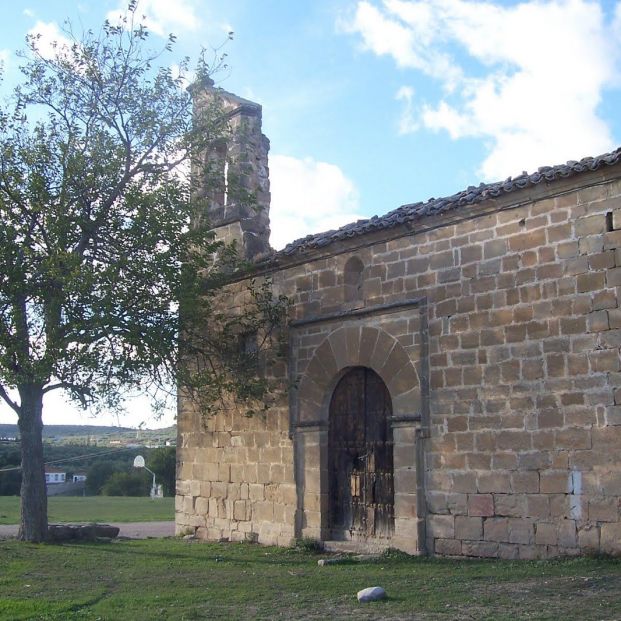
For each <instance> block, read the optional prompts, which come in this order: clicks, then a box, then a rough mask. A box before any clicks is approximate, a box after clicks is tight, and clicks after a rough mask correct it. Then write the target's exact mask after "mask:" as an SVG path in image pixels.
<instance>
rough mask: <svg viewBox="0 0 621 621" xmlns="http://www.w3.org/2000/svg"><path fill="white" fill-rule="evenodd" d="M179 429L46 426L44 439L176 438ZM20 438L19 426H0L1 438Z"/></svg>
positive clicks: (173, 427) (174, 427)
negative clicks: (105, 437) (89, 437)
mask: <svg viewBox="0 0 621 621" xmlns="http://www.w3.org/2000/svg"><path fill="white" fill-rule="evenodd" d="M176 433H177V428H176V426H175V425H173V426H172V427H166V428H164V429H140V430H138V429H130V428H129V427H108V426H104V425H44V427H43V438H44V439H51V438H74V437H88V436H91V437H93V438H101V437H104V436H107V437H110V436H114V437H127V436H131V437H134V438H135V437H136V436H137V435H138V436H140V437H142V438H149V437H153V436H161V437H175V436H176ZM18 436H19V429H18V427H17V425H9V424H0V438H1V437H9V438H14V437H18Z"/></svg>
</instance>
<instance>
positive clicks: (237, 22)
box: [0, 0, 621, 427]
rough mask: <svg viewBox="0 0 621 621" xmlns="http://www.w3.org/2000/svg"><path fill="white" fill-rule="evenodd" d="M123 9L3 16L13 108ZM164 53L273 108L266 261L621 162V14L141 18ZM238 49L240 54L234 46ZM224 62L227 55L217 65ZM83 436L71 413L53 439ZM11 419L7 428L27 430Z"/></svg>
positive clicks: (561, 4) (357, 11) (35, 3)
mask: <svg viewBox="0 0 621 621" xmlns="http://www.w3.org/2000/svg"><path fill="white" fill-rule="evenodd" d="M124 5H125V3H124V2H123V1H122V0H77V1H76V0H70V1H65V0H54V1H53V2H51V1H50V0H15V1H14V2H12V3H5V4H4V5H3V15H2V25H1V26H0V32H1V35H2V36H1V37H0V59H1V60H2V62H3V65H4V75H5V79H4V84H3V85H2V87H1V89H2V90H4V91H5V92H6V91H7V89H10V88H12V86H13V85H14V84H15V83H16V81H17V80H18V78H19V70H18V66H19V59H18V58H17V57H16V56H15V51H16V50H19V49H23V47H24V37H25V36H26V34H27V33H29V32H30V33H41V36H42V39H41V41H42V42H46V41H51V40H53V39H55V38H56V39H58V38H60V37H62V31H61V28H62V24H63V22H64V21H65V20H66V19H67V18H68V19H69V20H70V21H71V22H72V24H73V27H74V30H81V29H87V28H98V27H99V26H100V25H101V23H102V22H103V20H105V19H106V18H108V19H111V20H114V19H116V18H117V16H118V15H119V14H120V13H122V12H123V9H124ZM139 7H140V8H139V12H140V13H141V14H143V15H144V16H145V20H146V24H147V26H149V28H150V30H151V32H152V35H153V36H152V41H151V43H152V45H153V46H154V47H158V44H163V43H164V40H165V39H164V37H166V36H167V35H168V33H174V34H175V35H176V36H177V37H178V39H177V44H176V47H175V54H176V55H178V58H181V57H184V56H189V57H190V58H191V59H196V58H197V56H198V54H199V52H200V50H201V48H205V49H206V50H208V53H207V57H208V58H209V57H210V50H213V49H216V48H218V49H220V51H221V52H224V53H226V54H227V64H228V67H227V68H226V69H225V70H223V71H220V72H219V73H218V74H216V75H215V76H214V79H215V80H216V84H217V86H220V87H222V88H224V89H225V90H228V91H230V92H234V93H236V94H238V95H241V96H242V97H246V98H248V99H251V100H253V101H256V102H258V103H260V104H261V105H262V106H263V131H264V133H265V134H266V135H267V136H268V138H269V139H270V142H271V150H270V178H271V192H272V205H271V228H272V237H271V243H272V245H273V246H274V247H276V248H282V247H283V246H284V245H285V244H286V243H288V242H290V241H293V240H294V239H297V238H299V237H303V236H305V235H307V234H309V233H314V232H319V231H324V230H328V229H331V228H336V227H338V226H341V225H343V224H346V223H348V222H351V221H354V220H357V219H360V218H368V217H370V216H372V215H381V214H383V213H386V212H388V211H391V210H392V209H395V208H397V207H399V206H400V205H402V204H406V203H413V202H418V201H424V200H427V199H429V198H431V197H441V196H448V195H451V194H453V193H455V192H458V191H460V190H462V189H464V188H466V187H467V186H469V185H478V184H479V183H480V182H482V181H483V182H491V181H498V180H502V179H505V178H507V177H508V176H511V175H518V174H520V173H521V172H522V171H529V172H532V171H534V170H536V169H537V168H538V167H539V166H544V165H553V164H559V163H564V162H566V161H568V160H577V159H580V158H582V157H585V156H588V155H599V154H601V153H604V152H607V151H610V150H613V149H615V148H617V147H618V146H621V115H620V114H619V110H620V109H621V105H620V104H621V0H620V1H619V2H613V1H603V0H600V1H587V0H557V1H549V0H530V1H523V2H512V1H505V2H482V1H478V0H472V1H466V0H226V1H223V0H141V1H140V4H139ZM229 32H233V33H234V34H233V38H232V40H228V33H229ZM222 45H224V47H221V46H222ZM173 414H174V413H172V412H171V413H169V414H168V415H166V416H165V417H164V418H163V419H161V420H159V421H158V422H156V421H154V420H153V419H151V418H149V416H148V407H146V405H145V403H143V402H142V401H140V400H137V401H135V402H133V403H132V404H131V405H130V407H129V412H128V414H127V416H122V417H120V418H117V417H106V416H103V417H102V416H100V417H99V418H97V419H96V420H93V419H90V418H88V416H86V415H85V414H83V413H80V412H78V411H76V410H74V409H73V408H71V407H70V406H68V405H66V404H64V402H62V401H61V400H58V399H54V400H52V401H51V402H50V403H47V404H46V405H45V407H44V422H46V423H47V424H61V423H66V424H78V423H84V424H92V423H94V422H97V423H101V424H109V423H112V424H117V423H120V424H124V425H128V426H134V425H138V424H139V423H145V424H146V425H147V426H150V427H153V426H161V425H165V424H169V423H170V422H171V421H172V418H173ZM15 420H16V417H15V416H14V415H12V413H10V411H9V410H8V409H2V408H0V422H15Z"/></svg>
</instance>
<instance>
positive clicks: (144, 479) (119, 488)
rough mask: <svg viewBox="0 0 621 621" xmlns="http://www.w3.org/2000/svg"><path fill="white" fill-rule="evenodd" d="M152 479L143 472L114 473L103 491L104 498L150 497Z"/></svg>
mask: <svg viewBox="0 0 621 621" xmlns="http://www.w3.org/2000/svg"><path fill="white" fill-rule="evenodd" d="M150 489H151V477H149V476H147V473H145V472H144V471H141V472H113V473H112V474H111V475H110V477H109V478H108V480H107V481H106V483H105V485H104V486H103V487H102V489H101V493H102V494H103V495H104V496H148V495H149V490H150Z"/></svg>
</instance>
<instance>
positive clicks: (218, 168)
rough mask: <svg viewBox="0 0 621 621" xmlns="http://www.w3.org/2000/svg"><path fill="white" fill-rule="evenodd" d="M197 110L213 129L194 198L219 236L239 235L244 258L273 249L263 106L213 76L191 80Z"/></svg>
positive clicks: (232, 237)
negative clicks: (216, 81) (217, 85)
mask: <svg viewBox="0 0 621 621" xmlns="http://www.w3.org/2000/svg"><path fill="white" fill-rule="evenodd" d="M191 93H192V96H193V99H194V114H195V118H197V119H198V120H199V122H200V119H201V118H203V119H206V132H207V133H213V136H214V137H213V138H208V139H207V140H206V142H205V145H203V147H202V153H201V156H200V159H199V161H197V162H195V163H194V164H193V175H194V179H195V188H196V189H195V200H197V202H198V203H201V204H202V205H204V213H206V216H207V219H208V221H209V224H210V226H211V228H213V229H214V231H215V233H216V236H217V238H218V239H221V240H223V241H225V242H232V241H235V242H237V244H238V247H239V254H240V256H241V257H242V258H244V259H247V260H250V261H256V260H259V259H261V258H262V257H265V256H266V255H267V254H269V253H270V252H271V248H270V245H269V237H270V221H269V206H270V182H269V169H268V162H267V154H268V151H269V147H270V143H269V140H268V139H267V137H266V136H264V135H263V133H262V132H261V116H262V111H261V106H260V105H259V104H257V103H254V102H252V101H248V100H247V99H243V98H242V97H238V96H237V95H234V94H232V93H229V92H227V91H225V90H223V89H221V88H215V87H214V83H213V81H212V80H210V79H209V78H206V79H203V80H201V81H200V82H195V83H194V84H193V85H192V86H191Z"/></svg>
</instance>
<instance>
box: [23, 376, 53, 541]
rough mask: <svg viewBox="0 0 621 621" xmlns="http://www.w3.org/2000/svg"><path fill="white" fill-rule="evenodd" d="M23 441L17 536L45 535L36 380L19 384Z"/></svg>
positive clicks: (40, 410) (40, 400) (33, 537)
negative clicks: (19, 521)
mask: <svg viewBox="0 0 621 621" xmlns="http://www.w3.org/2000/svg"><path fill="white" fill-rule="evenodd" d="M19 394H20V398H21V414H20V415H19V418H18V425H19V431H20V435H21V443H22V489H21V523H20V527H19V535H18V538H19V539H20V540H22V541H32V542H39V541H45V540H46V539H47V490H46V486H45V466H44V463H43V419H42V413H43V389H42V386H39V385H37V384H28V385H22V386H19Z"/></svg>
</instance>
